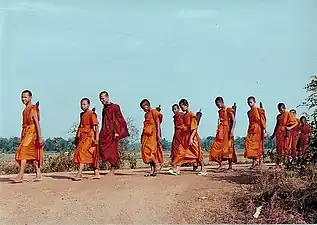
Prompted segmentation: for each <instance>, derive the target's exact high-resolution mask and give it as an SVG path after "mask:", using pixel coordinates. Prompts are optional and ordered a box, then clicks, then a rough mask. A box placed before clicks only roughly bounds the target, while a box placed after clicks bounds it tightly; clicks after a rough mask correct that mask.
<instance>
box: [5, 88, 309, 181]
mask: <svg viewBox="0 0 317 225" xmlns="http://www.w3.org/2000/svg"><path fill="white" fill-rule="evenodd" d="M99 99H100V102H101V103H102V104H103V109H102V125H101V129H100V132H99V122H98V119H97V115H96V113H95V110H94V109H92V110H91V109H90V100H89V99H88V98H83V99H81V101H80V107H81V109H82V113H81V114H80V122H79V127H78V129H77V133H76V136H75V138H74V140H73V141H74V144H75V146H76V148H75V150H74V157H73V162H74V163H75V164H78V165H79V169H78V173H77V174H76V175H75V176H74V177H73V180H74V181H80V180H81V179H82V172H83V169H84V166H85V165H87V164H88V165H91V166H92V168H93V169H94V175H93V176H92V177H91V179H100V174H99V157H100V158H101V160H102V161H103V162H107V163H109V164H110V165H111V170H110V172H109V173H108V174H109V175H115V171H116V169H118V168H119V141H120V140H122V139H124V138H126V137H128V136H129V132H128V127H127V123H126V120H125V119H124V117H123V115H122V113H121V110H120V107H119V105H118V104H114V103H112V102H110V99H109V94H108V93H107V92H106V91H102V92H101V93H100V94H99ZM21 100H22V103H23V104H24V105H25V109H24V110H23V113H22V117H23V123H22V133H21V143H20V145H19V147H18V149H17V151H16V155H15V159H16V161H17V162H18V163H19V173H18V175H17V177H15V178H14V179H12V180H11V181H12V182H13V183H21V182H23V175H24V170H25V167H26V165H27V164H31V165H33V167H34V169H35V173H36V176H35V178H34V181H41V180H42V175H41V169H40V166H41V164H42V163H43V147H44V139H43V137H42V133H41V126H40V122H39V121H40V113H39V104H38V103H37V104H33V103H32V92H31V91H29V90H25V91H23V92H22V94H21ZM247 103H248V105H249V106H250V110H249V111H248V113H247V115H248V118H249V127H248V131H247V137H246V140H245V153H244V157H245V158H248V159H252V160H253V163H252V166H251V167H250V168H251V169H253V168H255V167H261V164H262V161H263V154H264V138H265V136H266V115H265V111H264V109H263V107H262V104H261V103H260V107H258V106H256V100H255V97H253V96H251V97H249V98H248V99H247ZM215 104H216V106H217V107H218V109H219V111H218V114H219V119H218V127H217V134H216V137H215V139H214V141H213V143H212V145H211V147H210V151H209V161H210V162H216V163H218V165H219V167H218V169H219V170H220V169H222V162H223V161H228V164H229V167H228V171H230V170H232V164H233V163H236V162H237V157H236V152H235V148H234V130H235V125H236V119H235V114H236V107H235V106H233V107H227V106H226V105H225V104H224V99H223V98H222V97H217V98H216V99H215ZM140 107H141V108H142V109H143V111H144V112H145V116H144V123H143V130H142V135H141V153H142V159H143V161H144V163H146V164H149V165H150V167H151V171H150V173H149V174H147V175H146V176H149V177H155V176H156V175H157V172H158V171H160V170H161V168H162V164H163V149H162V130H161V124H162V121H163V114H162V112H161V109H160V107H156V108H152V107H151V104H150V101H149V100H148V99H143V100H142V101H141V102H140ZM172 111H173V113H174V136H173V142H172V148H171V161H172V168H171V169H170V170H169V171H168V172H169V174H171V175H174V176H178V175H180V172H181V171H180V169H181V166H182V165H183V164H186V163H193V164H194V170H195V171H196V170H197V169H198V167H199V166H200V171H199V172H198V173H197V175H199V176H206V175H207V170H206V168H205V166H204V157H203V148H202V145H201V139H200V137H199V134H198V125H199V120H200V118H198V116H197V115H198V114H197V113H196V114H194V113H193V112H192V111H190V109H189V102H188V101H187V100H186V99H181V100H180V101H179V103H178V104H174V105H173V106H172ZM278 111H279V114H278V116H277V119H276V120H277V121H276V126H275V129H274V132H273V134H272V136H271V137H270V138H271V139H273V138H274V137H276V150H277V153H278V164H279V165H282V164H283V163H285V161H286V160H289V159H290V158H291V157H293V158H295V157H300V156H301V155H302V154H303V153H304V152H305V151H307V150H308V149H309V143H308V142H309V138H310V135H311V126H310V125H309V124H308V123H307V120H306V118H305V117H304V116H302V117H301V118H300V119H297V118H296V111H295V110H290V111H289V112H288V111H286V107H285V104H284V103H279V104H278ZM298 143H299V145H298Z"/></svg>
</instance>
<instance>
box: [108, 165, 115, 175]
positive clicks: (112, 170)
mask: <svg viewBox="0 0 317 225" xmlns="http://www.w3.org/2000/svg"><path fill="white" fill-rule="evenodd" d="M115 174H116V166H115V165H111V169H110V172H109V175H115Z"/></svg>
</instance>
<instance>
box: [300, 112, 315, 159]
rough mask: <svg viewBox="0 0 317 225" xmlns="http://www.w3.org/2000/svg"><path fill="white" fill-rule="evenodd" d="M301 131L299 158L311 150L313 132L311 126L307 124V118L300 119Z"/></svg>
mask: <svg viewBox="0 0 317 225" xmlns="http://www.w3.org/2000/svg"><path fill="white" fill-rule="evenodd" d="M299 130H300V135H299V156H302V155H303V154H305V152H306V151H307V150H308V148H309V139H310V138H311V132H312V129H311V126H310V125H309V124H308V123H307V119H306V117H305V116H302V117H301V118H300V125H299Z"/></svg>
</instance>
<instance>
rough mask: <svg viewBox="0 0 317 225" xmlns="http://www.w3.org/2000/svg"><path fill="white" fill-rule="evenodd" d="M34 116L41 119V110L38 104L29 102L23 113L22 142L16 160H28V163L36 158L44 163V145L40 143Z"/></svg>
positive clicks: (40, 162) (39, 162)
mask: <svg viewBox="0 0 317 225" xmlns="http://www.w3.org/2000/svg"><path fill="white" fill-rule="evenodd" d="M34 116H37V118H38V120H39V121H40V111H39V108H38V107H37V106H36V105H33V104H29V105H28V106H26V107H25V109H24V110H23V113H22V118H23V119H22V121H23V122H22V132H21V142H20V145H19V147H18V149H17V151H16V154H15V160H16V161H17V162H18V163H19V164H20V163H21V160H26V161H27V163H28V164H31V163H33V161H34V160H36V161H37V162H38V164H39V166H40V165H41V164H43V146H41V145H40V144H39V140H38V133H37V128H36V124H35V122H34V119H33V118H34Z"/></svg>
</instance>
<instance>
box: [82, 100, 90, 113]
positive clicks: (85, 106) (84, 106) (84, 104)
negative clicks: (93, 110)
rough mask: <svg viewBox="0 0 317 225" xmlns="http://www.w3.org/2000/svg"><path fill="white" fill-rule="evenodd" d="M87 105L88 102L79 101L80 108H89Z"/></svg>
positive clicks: (84, 109)
mask: <svg viewBox="0 0 317 225" xmlns="http://www.w3.org/2000/svg"><path fill="white" fill-rule="evenodd" d="M89 106H90V105H89V104H88V102H87V101H86V100H84V101H81V102H80V108H81V109H82V110H83V111H86V110H87V109H89Z"/></svg>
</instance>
